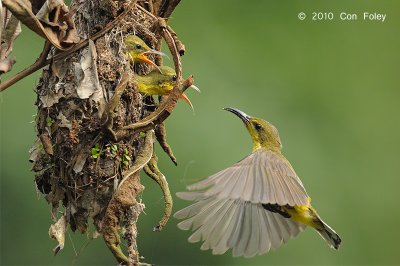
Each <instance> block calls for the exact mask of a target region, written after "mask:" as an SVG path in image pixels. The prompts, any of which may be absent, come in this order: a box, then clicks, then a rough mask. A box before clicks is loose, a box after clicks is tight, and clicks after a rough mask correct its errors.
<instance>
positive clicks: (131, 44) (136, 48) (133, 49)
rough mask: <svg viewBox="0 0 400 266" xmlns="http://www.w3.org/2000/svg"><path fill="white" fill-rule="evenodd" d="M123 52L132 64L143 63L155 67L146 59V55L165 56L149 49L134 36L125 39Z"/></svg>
mask: <svg viewBox="0 0 400 266" xmlns="http://www.w3.org/2000/svg"><path fill="white" fill-rule="evenodd" d="M124 43H125V51H126V55H127V57H128V58H129V60H130V61H132V62H134V63H139V62H144V63H147V64H150V65H152V66H155V67H157V65H156V64H155V63H154V62H153V61H151V60H150V59H149V58H147V56H146V55H147V54H159V55H165V54H164V53H162V52H160V51H157V50H154V49H151V48H150V47H149V46H148V45H147V44H146V43H145V42H144V41H143V40H142V39H140V38H139V37H138V36H136V35H128V36H127V37H126V38H125V41H124Z"/></svg>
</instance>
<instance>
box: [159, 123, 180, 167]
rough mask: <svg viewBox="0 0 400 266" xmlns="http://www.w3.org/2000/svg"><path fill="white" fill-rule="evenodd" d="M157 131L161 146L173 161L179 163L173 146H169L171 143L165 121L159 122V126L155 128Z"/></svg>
mask: <svg viewBox="0 0 400 266" xmlns="http://www.w3.org/2000/svg"><path fill="white" fill-rule="evenodd" d="M155 133H156V139H157V141H158V143H159V144H160V146H161V148H162V149H163V150H164V152H165V153H166V154H167V155H168V156H169V158H170V159H171V161H172V162H173V163H174V164H175V165H178V162H177V160H176V157H175V155H174V153H173V152H172V149H171V146H169V144H168V142H167V130H166V128H165V124H164V123H160V124H158V125H157V127H156V128H155Z"/></svg>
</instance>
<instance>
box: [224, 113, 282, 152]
mask: <svg viewBox="0 0 400 266" xmlns="http://www.w3.org/2000/svg"><path fill="white" fill-rule="evenodd" d="M224 110H226V111H229V112H231V113H233V114H235V115H237V116H238V117H239V118H240V119H241V120H242V121H243V123H244V125H245V126H246V128H247V130H248V132H249V134H250V136H251V139H252V140H253V151H255V150H257V149H259V148H265V149H268V150H274V151H280V150H281V148H282V144H281V140H280V138H279V133H278V130H277V129H276V128H275V127H274V126H273V125H272V124H270V123H268V122H267V121H265V120H264V119H261V118H257V117H252V116H249V115H247V114H245V113H244V112H242V111H240V110H239V109H236V108H229V107H227V108H224Z"/></svg>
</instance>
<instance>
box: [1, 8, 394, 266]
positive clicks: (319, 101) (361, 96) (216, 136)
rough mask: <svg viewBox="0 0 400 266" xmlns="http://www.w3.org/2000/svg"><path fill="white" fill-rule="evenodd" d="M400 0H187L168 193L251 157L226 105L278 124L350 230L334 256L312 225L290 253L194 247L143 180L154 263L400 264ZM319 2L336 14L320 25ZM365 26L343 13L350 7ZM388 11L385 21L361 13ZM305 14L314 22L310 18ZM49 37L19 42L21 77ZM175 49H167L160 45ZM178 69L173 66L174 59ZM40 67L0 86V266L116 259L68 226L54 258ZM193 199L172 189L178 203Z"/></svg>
mask: <svg viewBox="0 0 400 266" xmlns="http://www.w3.org/2000/svg"><path fill="white" fill-rule="evenodd" d="M399 8H400V2H399V1H397V0H391V1H361V0H360V1H344V0H342V1H306V0H304V1H256V0H253V1H239V0H218V1H215V0H201V1H200V0H197V1H195V0H185V1H182V3H181V4H180V5H179V6H178V8H177V9H176V11H175V13H174V14H173V17H172V19H171V20H170V23H171V25H172V26H173V27H174V29H175V31H176V32H177V33H178V35H179V36H180V38H181V40H182V41H183V42H184V43H185V45H186V47H187V53H186V55H185V56H184V57H183V66H184V73H185V76H186V75H189V74H194V75H195V80H196V85H197V86H198V87H199V88H200V89H201V90H202V93H201V94H196V93H195V92H188V95H189V97H190V98H191V100H192V102H193V104H194V106H195V112H192V111H191V110H190V108H189V107H188V106H187V104H186V103H185V102H183V101H181V102H180V103H179V104H178V106H177V108H176V111H175V112H174V114H173V115H172V116H171V117H170V118H169V119H168V120H167V129H168V137H169V143H170V144H171V146H172V147H173V149H174V152H175V154H176V156H177V157H178V161H179V166H178V167H175V166H174V165H173V164H172V163H171V162H170V161H169V159H168V158H167V157H166V156H165V154H163V153H162V152H161V150H160V149H158V153H159V157H160V165H159V166H160V169H161V170H162V171H163V172H164V173H165V175H166V176H167V178H168V181H169V184H170V188H171V191H172V192H173V193H176V192H178V191H183V190H184V189H185V185H186V184H189V183H192V182H194V181H195V180H198V179H200V178H203V177H206V176H208V175H211V174H213V173H215V172H216V171H218V170H221V169H223V168H225V167H228V166H229V165H231V164H233V163H234V162H236V161H238V160H239V159H241V158H242V157H244V156H245V155H247V154H248V153H249V152H250V146H251V143H250V139H249V137H248V136H247V133H246V131H245V129H244V127H243V125H242V123H241V122H240V120H239V119H237V118H236V117H235V116H233V115H232V114H230V113H228V112H225V111H222V107H227V106H230V107H237V108H239V109H242V110H243V111H245V112H247V113H248V114H251V115H254V116H258V117H263V118H265V119H267V120H268V121H270V122H272V123H273V124H274V125H275V126H276V127H277V128H278V129H279V132H280V135H281V139H282V142H283V145H284V150H283V152H284V154H285V155H286V156H287V158H288V159H289V160H290V161H291V162H292V164H293V166H294V168H295V169H296V171H297V173H298V174H299V176H300V177H301V178H302V180H303V183H304V184H305V186H306V188H307V191H308V193H309V194H310V195H311V197H312V198H313V205H314V207H316V208H317V209H318V211H319V213H320V214H321V216H322V217H323V218H324V220H326V221H327V222H328V223H329V224H330V225H331V226H332V227H333V228H334V229H335V230H336V231H337V232H338V233H340V234H341V236H342V238H343V245H342V246H341V248H340V250H339V251H334V250H332V249H330V248H328V246H327V245H326V244H325V243H324V242H323V240H322V239H320V237H319V236H318V235H317V234H316V233H315V232H314V231H313V230H310V229H308V230H306V231H305V232H304V233H302V234H301V235H299V236H298V237H297V238H296V239H294V240H291V241H290V242H289V243H288V244H286V245H283V246H282V247H281V248H280V249H278V250H276V251H273V252H270V253H268V254H267V255H264V256H258V257H255V258H252V259H243V258H232V256H231V254H230V253H227V254H225V255H222V256H212V255H211V254H210V252H209V251H207V252H204V251H200V249H199V246H200V244H189V243H188V242H187V240H186V239H187V237H188V236H189V233H188V232H184V231H179V230H178V229H177V227H176V224H177V221H176V220H175V219H173V218H172V219H171V220H170V222H169V224H168V226H167V227H166V229H165V230H164V231H162V232H161V233H153V232H152V227H153V226H154V225H155V224H156V223H157V222H158V220H159V218H160V217H161V212H162V209H163V199H162V195H161V191H160V189H159V187H158V186H156V184H155V183H154V182H152V181H151V180H149V178H147V177H146V176H144V175H142V180H143V183H144V185H145V186H146V189H145V191H144V193H143V201H144V203H145V204H146V207H147V208H146V210H145V212H146V213H145V214H142V215H141V216H140V223H139V239H138V243H139V249H140V252H141V255H143V256H144V257H145V261H146V262H149V263H155V264H158V265H161V264H163V265H167V264H168V265H176V264H181V265H184V264H198V265H199V264H203V265H217V264H218V265H275V264H281V265H311V264H318V265H328V264H329V265H343V264H346V265H355V264H357V265H360V264H379V265H383V264H386V265H388V264H392V265H393V264H399V263H400V259H399V257H398V248H399V241H398V238H399V237H400V229H399V223H400V210H399V207H398V203H399V199H400V197H399V187H400V180H399V177H400V176H399V173H400V162H399V148H400V145H399V144H400V141H399V136H400V118H399V114H400V104H399V100H400V87H399V85H400V75H399V67H400V53H399V48H400V16H399V10H400V9H399ZM313 11H316V12H318V11H321V12H331V11H332V12H334V14H335V18H334V20H333V21H320V22H318V21H312V20H311V19H310V16H311V13H312V12H313ZM342 11H345V12H348V13H357V14H358V15H359V19H358V20H357V21H340V20H339V18H338V15H339V13H340V12H342ZM364 11H366V12H380V13H386V14H387V16H386V21H385V22H377V21H375V22H374V21H363V20H362V12H364ZM299 12H305V13H306V14H307V15H308V17H307V19H306V20H304V21H300V20H299V19H298V17H297V15H298V13H299ZM42 45H43V40H42V39H40V38H39V37H37V36H34V35H33V34H31V33H30V32H29V31H28V30H27V29H26V28H24V29H23V32H22V35H21V36H20V37H19V38H18V39H17V41H16V44H15V49H14V53H13V54H14V56H16V58H17V64H16V65H15V67H14V69H13V72H12V73H11V74H7V75H4V76H3V77H2V78H3V80H5V79H6V78H8V77H10V76H11V75H12V74H15V73H16V72H17V71H19V70H21V69H23V68H24V67H26V66H28V65H29V64H31V63H32V62H33V61H34V60H35V59H36V58H37V56H38V55H39V53H40V51H41V49H42ZM164 49H165V48H164ZM167 63H169V64H170V65H172V61H170V62H167ZM39 77H40V71H38V72H37V73H35V74H33V75H31V76H30V77H28V78H26V79H24V80H22V81H20V82H19V83H17V84H16V85H15V86H13V87H11V88H9V89H8V90H7V91H5V92H3V93H1V94H0V107H1V111H0V119H1V120H0V126H1V131H0V132H1V142H0V148H1V149H0V155H1V158H0V162H1V165H0V167H1V169H0V173H1V179H0V182H1V184H0V185H1V209H0V211H1V213H0V215H1V232H0V233H1V249H0V253H1V254H0V257H1V259H0V261H1V264H10V265H28V264H29V265H65V264H66V265H70V264H76V265H90V264H91V265H115V264H116V263H115V261H114V259H113V258H112V256H111V254H110V253H109V251H108V250H107V249H106V247H105V245H104V243H103V241H102V239H101V238H100V239H97V240H88V239H89V238H88V237H87V236H86V235H80V234H78V233H76V234H73V233H68V235H67V236H66V247H65V249H64V250H63V251H62V252H60V254H59V255H58V256H57V257H54V256H53V254H52V251H51V250H52V248H53V247H54V246H55V245H56V243H55V242H54V241H53V240H50V239H49V237H48V235H47V231H48V227H49V225H50V224H51V222H52V221H51V219H50V206H49V205H48V204H47V203H46V202H45V200H44V199H43V197H42V198H40V199H39V200H37V196H36V192H35V186H34V182H33V173H31V172H30V167H31V165H30V163H29V162H28V150H29V148H30V147H31V144H32V143H33V141H34V139H35V132H34V125H33V124H31V123H30V121H31V120H33V119H32V115H34V114H35V112H36V108H35V106H34V102H35V99H36V98H35V94H34V92H33V88H34V87H35V84H36V83H37V82H38V79H39ZM186 204H187V202H184V201H181V200H178V199H176V198H175V206H174V208H175V210H178V209H180V208H182V207H183V206H185V205H186Z"/></svg>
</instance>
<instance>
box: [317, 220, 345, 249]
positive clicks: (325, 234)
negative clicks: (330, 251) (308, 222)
mask: <svg viewBox="0 0 400 266" xmlns="http://www.w3.org/2000/svg"><path fill="white" fill-rule="evenodd" d="M319 222H320V224H321V226H318V227H317V228H315V229H316V230H317V232H318V234H319V235H320V236H321V237H322V238H323V239H325V241H326V242H327V243H328V245H329V246H330V247H331V248H334V249H338V248H339V246H340V243H341V242H342V239H341V238H340V236H339V235H338V234H337V233H336V232H335V231H334V230H333V229H332V228H331V227H330V226H329V225H327V224H326V223H325V222H324V221H322V220H321V219H319Z"/></svg>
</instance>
